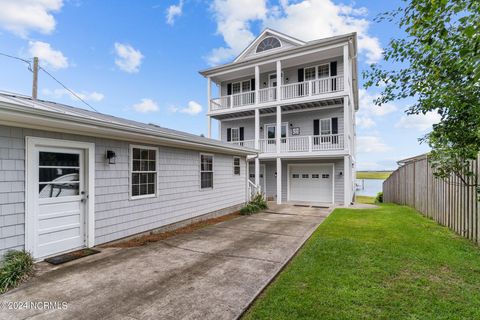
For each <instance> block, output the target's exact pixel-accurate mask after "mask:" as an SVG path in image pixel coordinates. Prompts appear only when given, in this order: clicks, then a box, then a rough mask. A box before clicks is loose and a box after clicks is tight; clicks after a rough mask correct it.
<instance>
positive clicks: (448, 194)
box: [383, 156, 480, 243]
mask: <svg viewBox="0 0 480 320" xmlns="http://www.w3.org/2000/svg"><path fill="white" fill-rule="evenodd" d="M470 166H471V170H472V172H474V173H475V175H474V176H472V177H464V179H465V180H466V181H467V182H468V185H466V184H465V183H463V182H462V181H461V179H460V177H458V176H456V175H452V176H451V177H449V178H448V179H440V178H436V177H435V176H434V175H433V172H434V171H433V169H432V168H431V166H430V165H429V163H428V159H427V156H423V157H417V158H412V160H409V161H407V162H405V164H404V165H403V166H401V167H399V168H398V169H397V170H395V171H394V172H393V173H392V175H391V176H390V177H389V178H388V179H387V180H385V181H384V182H383V199H384V202H393V203H397V204H402V205H408V206H411V207H413V208H415V209H417V210H418V211H420V212H421V213H423V214H424V215H425V216H427V217H430V218H432V219H434V220H435V221H437V222H438V223H440V224H442V225H444V226H447V227H449V228H450V229H452V230H453V231H455V232H456V233H458V234H460V235H462V236H463V237H466V238H468V239H471V240H473V241H475V242H477V243H479V242H480V218H479V204H478V197H477V186H478V182H479V181H477V176H478V173H479V172H480V159H478V158H477V160H476V161H472V162H471V163H470Z"/></svg>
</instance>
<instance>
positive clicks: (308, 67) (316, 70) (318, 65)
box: [303, 62, 332, 81]
mask: <svg viewBox="0 0 480 320" xmlns="http://www.w3.org/2000/svg"><path fill="white" fill-rule="evenodd" d="M323 66H327V67H328V76H327V77H322V78H320V77H319V74H318V69H319V68H320V67H323ZM311 68H315V78H314V79H310V80H306V79H305V69H311ZM331 76H332V70H331V69H330V62H327V63H321V64H317V65H313V66H307V67H304V68H303V78H304V79H303V81H315V80H320V79H326V78H330V77H331Z"/></svg>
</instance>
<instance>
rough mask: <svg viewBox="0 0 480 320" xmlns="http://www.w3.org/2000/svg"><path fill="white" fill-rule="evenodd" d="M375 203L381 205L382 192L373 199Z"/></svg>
mask: <svg viewBox="0 0 480 320" xmlns="http://www.w3.org/2000/svg"><path fill="white" fill-rule="evenodd" d="M375 203H383V192H382V191H380V192H379V193H377V196H376V197H375Z"/></svg>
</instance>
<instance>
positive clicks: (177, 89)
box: [0, 0, 436, 169]
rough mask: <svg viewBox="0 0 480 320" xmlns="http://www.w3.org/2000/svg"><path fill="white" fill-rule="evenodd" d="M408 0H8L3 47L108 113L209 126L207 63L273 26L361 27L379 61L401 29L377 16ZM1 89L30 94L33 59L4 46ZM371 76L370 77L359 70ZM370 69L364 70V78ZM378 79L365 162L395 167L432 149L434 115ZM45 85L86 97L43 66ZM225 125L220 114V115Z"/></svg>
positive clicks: (365, 118) (45, 91)
mask: <svg viewBox="0 0 480 320" xmlns="http://www.w3.org/2000/svg"><path fill="white" fill-rule="evenodd" d="M399 4H401V2H400V1H375V0H373V1H366V0H363V1H360V0H359V1H355V2H348V1H347V2H338V1H332V0H300V1H288V0H280V1H278V2H277V1H264V0H234V1H233V0H212V1H204V0H174V1H164V0H162V1H160V0H157V1H126V0H123V1H114V0H104V1H86V0H70V1H67V0H65V1H62V0H42V1H34V0H24V1H17V2H16V1H0V52H2V53H7V54H11V55H15V56H20V57H22V58H27V59H29V58H31V57H32V56H33V55H38V56H40V58H41V65H42V66H44V68H45V69H47V70H48V71H49V72H51V73H52V74H53V75H54V76H55V77H56V78H58V79H59V80H61V81H62V82H63V83H65V84H66V85H67V86H68V87H69V88H71V89H73V90H74V91H75V92H77V93H78V94H79V95H81V96H82V97H83V98H85V100H87V101H88V103H90V104H91V105H93V106H94V107H95V108H96V109H97V110H99V111H100V112H102V113H109V114H113V115H116V116H120V117H124V118H130V119H135V120H138V121H143V122H152V123H156V124H159V125H162V126H165V127H170V128H175V129H178V130H183V131H188V132H192V133H195V134H200V133H206V126H207V124H206V117H205V111H206V80H205V79H203V78H202V77H201V76H200V75H199V74H198V70H202V69H205V68H207V67H209V66H211V65H212V64H217V63H224V62H228V61H230V60H231V59H232V58H233V57H234V56H235V54H237V53H238V52H239V50H241V49H243V47H245V44H246V43H248V42H249V41H251V39H252V38H253V37H254V36H256V35H257V34H258V33H259V32H261V30H262V29H263V28H264V27H272V28H274V29H278V30H279V31H283V32H285V33H288V34H292V33H293V34H292V35H293V36H296V37H298V38H301V39H303V40H311V39H312V38H320V37H325V36H330V35H334V34H340V33H346V32H351V31H354V30H355V31H357V32H358V33H359V45H360V48H361V50H360V54H359V71H360V72H361V71H362V70H364V69H365V68H367V67H368V62H372V61H379V62H381V61H380V60H379V58H380V53H381V47H383V46H385V45H387V43H388V40H389V39H390V38H391V37H393V36H398V35H399V34H401V33H400V31H399V30H397V29H396V28H395V27H394V26H393V25H390V24H387V23H382V24H378V23H376V22H373V18H374V17H375V16H376V15H377V14H378V13H380V12H383V11H386V10H389V9H393V8H395V7H396V6H397V5H399ZM0 68H1V69H0V70H2V72H0V90H5V91H12V92H18V93H23V94H30V92H31V73H30V72H29V71H28V69H27V67H26V66H25V64H24V63H22V62H20V61H16V60H12V59H8V58H5V57H0ZM360 78H361V77H360ZM362 83H363V81H362V80H361V81H360V84H362ZM377 92H378V90H376V89H369V90H368V91H365V90H363V89H362V90H361V92H360V93H361V101H360V103H361V104H360V110H361V111H360V112H359V113H358V117H357V120H358V129H357V133H358V154H357V158H358V160H357V162H358V167H359V168H360V169H391V168H394V167H395V161H396V160H398V159H401V158H405V157H408V156H412V155H416V154H419V153H422V152H425V151H427V150H428V148H427V146H424V145H419V143H418V141H417V139H418V138H419V137H421V136H422V135H424V134H425V133H426V132H428V130H429V128H431V123H432V122H433V121H435V119H436V117H435V116H434V115H427V116H418V117H408V118H406V116H405V114H404V112H403V111H404V109H405V107H406V106H407V105H408V101H403V102H395V103H394V104H390V105H388V106H384V107H381V108H380V107H375V106H373V104H372V102H371V100H372V99H373V98H374V97H375V95H376V94H377ZM39 97H40V98H43V99H47V100H54V101H59V102H63V103H67V104H70V105H75V106H78V107H85V106H84V105H82V103H81V102H79V101H77V100H75V99H72V97H71V96H70V95H69V94H67V93H66V92H65V91H64V90H63V89H62V88H61V86H59V85H58V84H57V83H55V82H54V81H53V80H52V79H50V78H49V77H47V76H46V75H45V74H43V73H41V74H40V79H39ZM213 128H214V135H216V130H215V129H216V125H214V126H213Z"/></svg>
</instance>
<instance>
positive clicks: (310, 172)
mask: <svg viewBox="0 0 480 320" xmlns="http://www.w3.org/2000/svg"><path fill="white" fill-rule="evenodd" d="M289 181H290V186H289V188H290V191H289V192H290V196H289V200H290V201H307V202H326V203H331V202H332V200H333V199H332V197H333V190H332V188H333V166H332V165H330V164H329V165H317V164H315V165H291V166H290V177H289Z"/></svg>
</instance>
